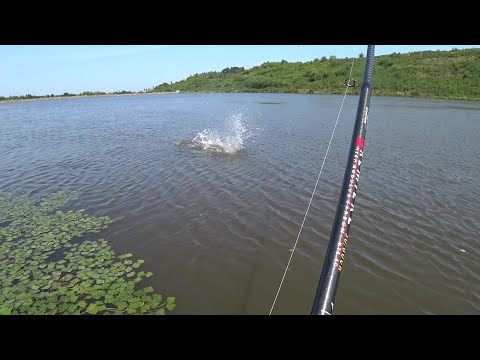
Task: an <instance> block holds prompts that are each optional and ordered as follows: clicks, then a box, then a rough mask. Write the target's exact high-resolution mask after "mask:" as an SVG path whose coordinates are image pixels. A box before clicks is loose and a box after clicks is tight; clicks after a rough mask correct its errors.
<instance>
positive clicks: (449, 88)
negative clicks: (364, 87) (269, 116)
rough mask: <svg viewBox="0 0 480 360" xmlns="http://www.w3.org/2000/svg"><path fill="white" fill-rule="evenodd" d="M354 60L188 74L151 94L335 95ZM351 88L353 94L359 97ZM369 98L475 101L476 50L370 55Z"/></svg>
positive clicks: (479, 62) (358, 75)
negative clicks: (370, 84)
mask: <svg viewBox="0 0 480 360" xmlns="http://www.w3.org/2000/svg"><path fill="white" fill-rule="evenodd" d="M352 60H353V58H346V59H337V58H335V57H334V56H331V57H330V58H328V59H327V58H326V57H323V58H321V59H315V60H313V61H309V62H305V63H302V62H294V63H291V62H287V61H285V60H283V61H281V62H267V63H264V64H262V65H260V66H254V67H253V68H251V69H244V68H243V67H230V68H226V69H223V70H222V71H220V72H216V71H212V72H207V73H202V74H195V75H192V76H189V77H188V78H187V79H185V80H182V81H179V82H176V83H172V84H167V83H163V84H160V85H158V86H156V87H154V88H153V92H171V91H176V90H180V91H182V92H266V93H315V94H340V93H343V92H344V91H345V79H346V78H347V77H348V75H349V73H350V67H351V64H352ZM364 66H365V58H364V56H363V54H360V55H359V57H358V58H356V59H355V62H354V67H353V73H352V76H353V77H354V78H355V79H357V81H358V83H359V84H361V81H362V78H363V69H364ZM359 90H360V87H359V86H357V87H355V88H354V89H353V90H352V91H353V93H359ZM373 95H382V96H383V95H385V96H414V97H423V98H443V99H464V100H480V49H464V50H456V49H453V50H451V51H421V52H414V53H406V54H399V53H393V54H390V55H382V56H376V57H375V64H374V82H373Z"/></svg>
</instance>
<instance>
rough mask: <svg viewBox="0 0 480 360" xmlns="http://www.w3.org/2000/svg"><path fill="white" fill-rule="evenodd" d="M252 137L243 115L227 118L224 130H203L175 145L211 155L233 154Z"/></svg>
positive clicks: (243, 146)
mask: <svg viewBox="0 0 480 360" xmlns="http://www.w3.org/2000/svg"><path fill="white" fill-rule="evenodd" d="M251 135H252V133H251V131H249V130H248V128H247V119H246V117H245V116H244V114H243V113H240V114H235V115H232V116H230V117H229V118H227V121H226V122H225V126H224V129H222V130H216V129H214V130H212V129H209V128H208V129H205V130H203V131H201V132H199V133H198V134H197V135H195V136H194V137H193V138H192V139H187V140H181V141H178V142H176V143H175V144H176V145H179V146H183V147H187V148H191V149H197V150H204V151H207V152H213V153H226V154H234V153H236V152H239V151H241V150H242V149H244V148H245V141H246V140H247V139H248V138H249V137H250V136H251Z"/></svg>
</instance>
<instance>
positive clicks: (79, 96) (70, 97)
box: [0, 91, 178, 104]
mask: <svg viewBox="0 0 480 360" xmlns="http://www.w3.org/2000/svg"><path fill="white" fill-rule="evenodd" d="M168 94H178V93H177V92H175V91H172V92H148V93H143V92H138V93H133V94H104V95H103V94H102V95H72V96H55V97H43V98H34V99H5V100H0V104H2V103H15V102H24V101H42V100H61V99H78V98H90V97H112V96H136V95H168Z"/></svg>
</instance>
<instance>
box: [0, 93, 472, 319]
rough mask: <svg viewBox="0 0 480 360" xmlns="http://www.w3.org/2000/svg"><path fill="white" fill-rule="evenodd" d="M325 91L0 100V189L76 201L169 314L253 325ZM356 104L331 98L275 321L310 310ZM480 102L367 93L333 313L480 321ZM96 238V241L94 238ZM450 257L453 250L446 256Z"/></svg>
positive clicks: (316, 137)
mask: <svg viewBox="0 0 480 360" xmlns="http://www.w3.org/2000/svg"><path fill="white" fill-rule="evenodd" d="M341 100H342V97H341V96H336V95H335V96H334V95H332V96H326V95H325V96H320V95H287V94H206V95H187V94H175V95H164V96H161V95H151V96H147V95H145V96H125V97H99V98H85V99H65V100H52V101H33V102H22V103H9V104H0V190H3V191H16V192H19V193H22V194H25V195H29V196H42V195H45V194H47V193H50V192H54V191H59V190H67V189H69V190H75V191H77V195H78V198H77V200H75V201H74V202H73V203H72V204H71V206H72V207H74V208H78V209H80V208H84V209H85V210H86V212H87V213H88V214H90V215H96V216H100V215H108V216H110V217H111V218H112V220H113V223H112V225H111V226H110V228H109V229H108V230H106V231H105V232H104V233H103V234H101V236H102V237H105V238H106V239H107V240H108V241H109V242H110V243H111V244H112V246H113V247H114V249H116V250H117V251H120V252H132V253H134V254H135V256H137V257H139V258H142V259H145V264H144V270H145V271H153V272H154V273H155V275H154V276H153V277H151V278H150V279H149V280H148V281H149V282H150V283H149V285H153V286H154V287H155V288H156V290H157V291H158V292H160V293H165V294H168V295H172V296H176V303H177V308H176V309H175V311H174V312H173V313H172V314H267V313H268V311H269V310H270V307H271V305H272V301H273V299H274V296H275V293H276V290H277V288H278V285H279V282H280V279H281V276H282V275H283V271H284V269H285V266H286V263H287V261H288V257H289V255H290V253H289V249H290V248H292V247H293V244H294V242H295V238H296V236H297V233H298V230H299V226H300V224H301V222H302V220H303V215H304V213H305V210H306V207H307V204H308V201H309V199H310V195H311V192H312V190H313V186H314V185H315V181H316V178H317V175H318V171H319V169H320V165H321V162H322V160H323V156H324V153H325V151H326V148H327V144H328V140H329V139H330V135H331V131H332V129H333V124H334V121H335V119H336V116H337V112H338V109H339V107H340V104H341ZM357 101H358V97H357V96H349V97H347V100H346V102H345V105H344V111H343V113H342V116H341V118H340V123H339V125H338V128H337V132H336V134H335V137H334V139H333V144H332V147H331V149H330V155H329V158H328V159H327V162H326V164H325V168H324V170H323V174H322V176H321V179H320V184H319V187H318V189H317V192H316V195H315V198H314V200H313V204H312V207H311V208H310V212H309V216H308V218H307V220H306V223H305V227H304V230H303V232H302V235H301V237H300V241H299V245H298V249H297V251H296V252H295V255H294V257H293V260H292V264H291V266H290V270H289V272H288V274H287V277H286V279H285V282H284V285H283V288H282V291H281V292H280V295H279V298H278V301H277V304H276V307H275V310H274V314H309V313H310V309H311V306H312V303H313V299H314V295H315V291H316V288H317V283H318V279H319V277H320V272H321V269H322V265H323V260H324V256H325V250H326V248H327V242H328V239H329V234H330V230H331V226H332V223H333V218H334V214H335V210H336V206H337V201H338V196H339V190H340V183H341V180H342V177H343V173H344V167H345V163H346V156H347V152H348V145H349V141H350V138H351V133H352V129H353V121H354V118H355V112H356V108H357ZM479 175H480V103H478V102H461V101H443V100H422V99H408V98H389V97H373V98H372V100H371V109H370V116H369V123H368V129H367V142H366V147H365V154H364V162H363V164H362V173H361V176H360V185H359V193H358V198H357V200H356V203H355V212H354V217H353V222H352V227H351V231H350V236H349V242H348V249H347V255H346V262H345V265H344V267H343V271H342V276H341V278H340V285H339V288H338V291H337V296H336V302H335V311H334V314H478V313H480V261H479V259H478V256H479V253H480V245H479V241H478V234H479V233H480V205H479V204H480V180H479ZM99 237H100V236H99ZM461 250H464V251H461Z"/></svg>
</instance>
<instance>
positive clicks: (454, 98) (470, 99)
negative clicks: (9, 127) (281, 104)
mask: <svg viewBox="0 0 480 360" xmlns="http://www.w3.org/2000/svg"><path fill="white" fill-rule="evenodd" d="M180 93H181V94H214V93H215V94H216V93H218V92H216V91H205V92H196V91H182V92H177V91H166V92H138V93H133V94H104V95H72V96H55V97H44V98H35V99H4V100H0V104H2V103H5V104H6V103H16V102H24V101H42V100H61V99H79V98H91V97H113V96H137V95H169V94H180ZM239 93H242V92H239ZM255 93H256V94H290V93H269V92H265V93H263V92H255ZM228 94H233V93H228ZM292 94H312V93H300V92H299V93H292ZM313 94H316V95H339V93H338V94H334V93H317V92H315V93H313ZM373 96H374V97H375V96H379V97H388V96H390V97H406V98H414V99H425V100H456V101H480V98H465V97H437V96H431V97H422V96H408V95H405V94H403V93H395V94H375V93H373Z"/></svg>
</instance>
